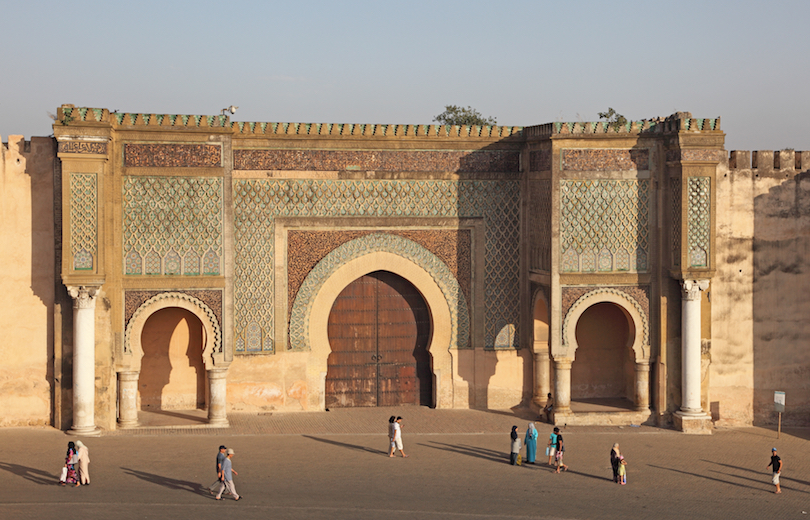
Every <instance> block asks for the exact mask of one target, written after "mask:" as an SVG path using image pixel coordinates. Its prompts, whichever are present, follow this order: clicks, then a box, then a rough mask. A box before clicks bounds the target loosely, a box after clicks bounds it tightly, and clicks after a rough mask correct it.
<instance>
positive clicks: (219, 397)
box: [208, 368, 228, 427]
mask: <svg viewBox="0 0 810 520" xmlns="http://www.w3.org/2000/svg"><path fill="white" fill-rule="evenodd" d="M227 375H228V369H227V368H212V369H210V370H208V424H209V425H211V426H223V427H225V426H228V415H227V413H226V411H225V407H226V398H225V397H226V391H227V385H226V383H225V378H226V377H227Z"/></svg>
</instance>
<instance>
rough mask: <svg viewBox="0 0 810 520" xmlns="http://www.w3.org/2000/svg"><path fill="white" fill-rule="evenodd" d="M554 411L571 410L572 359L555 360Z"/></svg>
mask: <svg viewBox="0 0 810 520" xmlns="http://www.w3.org/2000/svg"><path fill="white" fill-rule="evenodd" d="M554 411H555V412H570V411H571V360H569V359H562V360H554Z"/></svg>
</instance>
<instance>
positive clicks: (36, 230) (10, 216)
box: [0, 135, 55, 426]
mask: <svg viewBox="0 0 810 520" xmlns="http://www.w3.org/2000/svg"><path fill="white" fill-rule="evenodd" d="M54 155H55V145H54V141H53V139H51V138H47V137H35V138H33V139H32V140H31V141H24V140H23V137H22V136H19V135H12V136H9V139H8V143H7V144H3V145H0V265H2V266H3V275H2V276H0V294H2V295H3V303H2V305H0V330H2V331H3V340H2V341H0V358H1V359H2V360H3V363H2V365H1V366H0V426H21V425H45V424H49V423H50V421H51V384H50V383H51V377H52V373H51V356H52V353H53V350H52V345H53V332H52V331H53V327H52V326H51V324H52V321H53V305H54V231H53V230H54V221H53V168H54Z"/></svg>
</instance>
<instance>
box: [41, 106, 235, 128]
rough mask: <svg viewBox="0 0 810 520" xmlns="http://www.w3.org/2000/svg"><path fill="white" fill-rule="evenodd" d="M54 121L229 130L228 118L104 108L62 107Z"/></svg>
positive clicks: (66, 123) (67, 123) (68, 123)
mask: <svg viewBox="0 0 810 520" xmlns="http://www.w3.org/2000/svg"><path fill="white" fill-rule="evenodd" d="M56 121H57V122H60V123H62V124H64V125H70V124H71V123H77V122H82V123H109V124H111V125H113V126H151V127H183V128H195V127H196V128H206V127H208V128H229V127H230V125H231V122H230V118H229V117H228V116H223V115H220V116H205V115H199V116H198V115H182V114H140V113H128V112H110V111H109V110H107V109H106V108H88V107H74V106H73V105H62V106H61V107H59V110H58V112H57V115H56Z"/></svg>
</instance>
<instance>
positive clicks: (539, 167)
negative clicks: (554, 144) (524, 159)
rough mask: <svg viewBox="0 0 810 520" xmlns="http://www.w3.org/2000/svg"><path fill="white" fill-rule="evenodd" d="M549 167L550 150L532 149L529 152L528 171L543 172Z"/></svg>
mask: <svg viewBox="0 0 810 520" xmlns="http://www.w3.org/2000/svg"><path fill="white" fill-rule="evenodd" d="M550 169H551V150H532V151H531V152H529V171H530V172H544V171H548V170H550Z"/></svg>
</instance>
